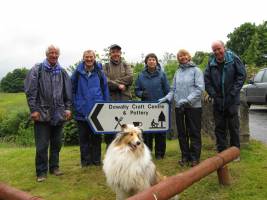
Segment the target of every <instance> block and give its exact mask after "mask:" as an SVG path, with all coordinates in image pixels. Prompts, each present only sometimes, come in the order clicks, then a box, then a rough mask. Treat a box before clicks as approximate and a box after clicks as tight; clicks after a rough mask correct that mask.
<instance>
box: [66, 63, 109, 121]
mask: <svg viewBox="0 0 267 200" xmlns="http://www.w3.org/2000/svg"><path fill="white" fill-rule="evenodd" d="M97 70H100V73H101V75H102V78H103V91H102V89H101V85H100V78H99V75H98V72H97ZM71 82H72V95H73V107H74V111H75V112H74V118H75V119H76V120H82V121H85V120H86V118H87V117H88V115H89V113H90V111H91V110H92V108H93V106H94V104H95V101H108V100H109V90H108V85H107V78H106V76H105V74H104V73H103V71H102V69H101V68H100V66H99V65H98V64H97V63H95V64H94V69H93V71H92V72H91V73H89V74H88V73H87V72H86V71H85V66H84V62H81V63H80V64H79V65H78V66H77V69H76V70H75V71H74V72H73V74H72V76H71Z"/></svg>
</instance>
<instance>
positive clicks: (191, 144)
mask: <svg viewBox="0 0 267 200" xmlns="http://www.w3.org/2000/svg"><path fill="white" fill-rule="evenodd" d="M201 114H202V108H183V109H181V108H175V115H176V126H177V131H178V140H179V145H180V149H181V153H182V160H187V161H199V159H200V154H201V147H202V144H201Z"/></svg>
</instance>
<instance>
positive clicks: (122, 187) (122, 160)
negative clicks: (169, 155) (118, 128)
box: [103, 124, 178, 200]
mask: <svg viewBox="0 0 267 200" xmlns="http://www.w3.org/2000/svg"><path fill="white" fill-rule="evenodd" d="M103 164H104V165H103V170H104V173H105V176H106V178H107V183H108V185H109V186H110V187H111V188H112V189H113V190H114V191H115V192H116V199H117V200H125V199H126V198H128V197H130V196H132V195H134V194H137V193H138V192H141V191H143V190H145V189H146V188H149V187H150V186H152V185H155V184H157V183H158V182H160V181H161V180H163V179H165V177H163V176H161V175H160V173H159V172H157V171H156V166H155V164H154V163H153V162H152V157H151V153H150V151H149V149H148V147H147V146H146V145H145V144H144V142H143V139H142V132H141V130H140V129H139V128H138V127H134V126H133V125H131V124H128V125H125V124H124V125H122V132H120V133H118V134H117V136H116V138H115V139H114V140H113V142H112V143H111V144H110V145H109V147H108V149H107V152H106V155H105V159H104V161H103ZM173 199H178V197H175V198H173Z"/></svg>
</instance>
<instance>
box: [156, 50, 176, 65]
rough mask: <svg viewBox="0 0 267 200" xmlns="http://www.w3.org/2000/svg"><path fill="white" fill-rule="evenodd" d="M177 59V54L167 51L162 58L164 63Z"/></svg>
mask: <svg viewBox="0 0 267 200" xmlns="http://www.w3.org/2000/svg"><path fill="white" fill-rule="evenodd" d="M174 60H176V58H175V55H174V54H173V53H169V52H165V53H164V54H163V56H162V59H161V60H160V61H161V62H162V64H163V65H166V64H168V62H172V61H174Z"/></svg>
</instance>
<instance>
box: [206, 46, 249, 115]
mask: <svg viewBox="0 0 267 200" xmlns="http://www.w3.org/2000/svg"><path fill="white" fill-rule="evenodd" d="M245 79H246V70H245V66H244V65H243V63H242V62H241V60H240V59H239V58H238V57H237V56H236V55H235V54H234V53H233V52H231V51H229V50H227V51H225V55H224V64H223V68H222V69H220V66H219V65H218V63H217V62H216V58H215V56H214V55H211V57H210V60H209V62H208V65H207V67H206V70H205V74H204V80H205V88H206V91H207V92H208V94H209V95H210V96H211V97H212V98H214V108H215V109H217V110H220V111H224V110H226V109H228V108H229V107H230V106H231V105H239V104H240V90H241V88H242V86H243V84H244V82H245Z"/></svg>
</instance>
